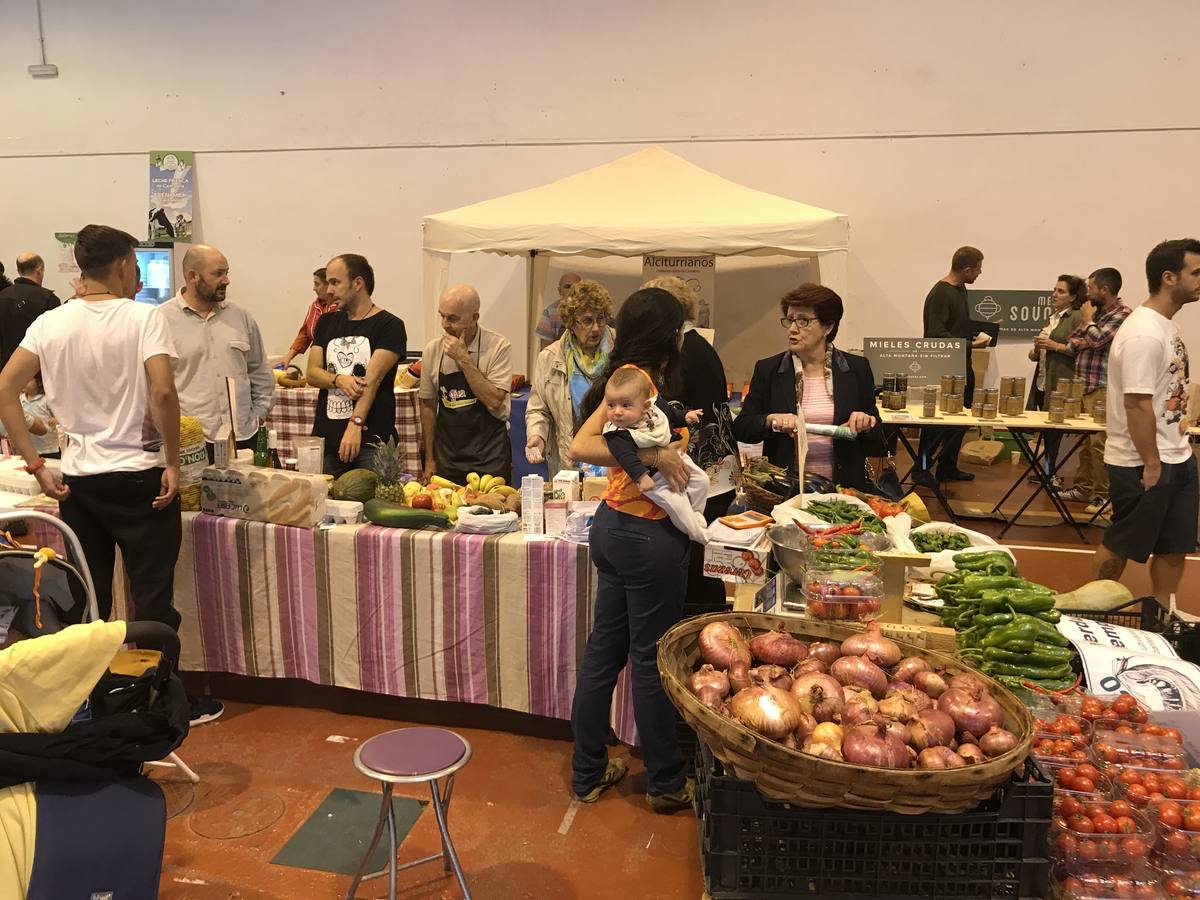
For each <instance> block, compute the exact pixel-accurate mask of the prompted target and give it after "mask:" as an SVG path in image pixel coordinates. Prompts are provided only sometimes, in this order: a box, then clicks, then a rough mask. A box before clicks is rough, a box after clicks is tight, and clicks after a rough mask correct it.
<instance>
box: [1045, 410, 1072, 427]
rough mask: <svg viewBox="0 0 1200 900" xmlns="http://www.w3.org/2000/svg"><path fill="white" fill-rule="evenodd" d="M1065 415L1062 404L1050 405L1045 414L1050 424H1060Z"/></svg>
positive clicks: (1063, 420) (1064, 419)
mask: <svg viewBox="0 0 1200 900" xmlns="http://www.w3.org/2000/svg"><path fill="white" fill-rule="evenodd" d="M1066 418H1067V415H1066V412H1065V411H1064V409H1063V407H1062V406H1051V407H1050V411H1049V412H1048V413H1047V414H1046V419H1047V421H1049V422H1050V423H1051V424H1052V425H1062V424H1063V422H1065V421H1066Z"/></svg>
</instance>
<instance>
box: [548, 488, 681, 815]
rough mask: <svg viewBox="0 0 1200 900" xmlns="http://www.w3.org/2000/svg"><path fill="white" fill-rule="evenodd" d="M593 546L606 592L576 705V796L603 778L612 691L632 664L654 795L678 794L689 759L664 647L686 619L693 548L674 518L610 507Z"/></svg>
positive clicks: (601, 592) (600, 597)
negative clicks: (664, 666) (663, 674)
mask: <svg viewBox="0 0 1200 900" xmlns="http://www.w3.org/2000/svg"><path fill="white" fill-rule="evenodd" d="M590 542H591V552H592V561H593V562H594V563H595V565H596V569H597V571H598V572H599V588H598V590H597V592H596V614H595V617H594V620H593V622H592V633H591V634H590V635H589V636H588V642H587V649H586V650H585V651H584V654H583V663H582V664H581V665H580V667H579V672H578V673H577V676H576V681H575V697H574V700H573V701H572V703H571V727H572V728H573V730H574V732H575V752H574V755H573V757H572V760H571V768H572V775H571V789H572V790H573V791H574V792H575V793H576V794H577V795H582V794H586V793H587V792H588V791H590V790H591V789H592V788H594V787H595V786H596V785H597V783H598V782H599V781H600V778H601V776H603V774H604V768H605V766H606V765H607V764H608V735H609V724H608V721H609V710H610V708H611V706H612V697H613V689H614V688H615V687H616V684H617V676H618V675H620V673H621V670H622V669H623V668H625V663H626V661H628V662H629V665H630V674H631V676H632V679H633V715H634V720H635V721H636V722H637V729H638V736H639V738H640V740H641V745H642V753H643V757H644V758H645V761H646V779H647V788H646V790H647V793H649V794H669V793H673V792H675V791H678V790H679V789H680V788H681V787H683V783H684V779H685V774H684V759H683V754H682V753H681V752H680V750H679V743H678V741H677V739H676V735H675V707H674V706H672V705H671V701H670V700H669V699H667V695H666V693H665V692H664V691H663V687H662V682H661V681H660V680H659V677H658V661H657V657H658V648H657V644H658V639H659V638H661V637H662V636H663V635H664V634H665V633H666V632H667V630H668V629H670V628H671V626H673V625H674V624H675V623H676V622H678V621H679V618H680V615H681V613H682V610H683V597H684V594H685V592H686V590H687V577H688V557H689V554H690V552H691V542H690V541H688V538H687V536H686V535H684V534H683V532H681V531H679V530H678V529H677V528H675V527H674V526H673V525H672V524H671V522H670V520H669V519H661V520H658V521H654V520H651V519H641V518H638V517H637V516H631V515H628V514H626V513H620V512H617V511H615V510H613V509H610V508H609V507H608V506H606V505H605V504H603V503H601V504H600V509H599V510H598V512H597V513H596V518H595V520H594V521H593V523H592V531H591V536H590Z"/></svg>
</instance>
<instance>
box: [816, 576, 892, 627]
mask: <svg viewBox="0 0 1200 900" xmlns="http://www.w3.org/2000/svg"><path fill="white" fill-rule="evenodd" d="M804 598H805V602H806V604H807V607H808V614H809V615H810V616H811V617H812V618H814V619H828V620H849V621H858V622H861V621H865V620H868V619H874V618H876V617H877V616H878V615H879V612H880V610H881V609H882V607H883V583H882V582H881V581H880V580H879V579H878V578H877V577H876V576H875V575H873V574H871V573H869V572H865V571H854V570H848V569H834V570H832V571H828V572H816V571H812V570H810V571H809V572H808V573H807V577H806V578H805V580H804Z"/></svg>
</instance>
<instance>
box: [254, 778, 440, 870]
mask: <svg viewBox="0 0 1200 900" xmlns="http://www.w3.org/2000/svg"><path fill="white" fill-rule="evenodd" d="M380 800H381V797H380V793H379V791H374V792H371V791H348V790H345V789H344V788H334V789H333V790H332V791H330V792H329V796H328V797H326V798H325V799H324V800H323V801H322V802H321V805H320V806H318V807H317V809H316V811H314V812H313V814H312V815H311V816H309V817H308V819H307V821H305V823H304V824H303V825H301V826H300V827H299V828H298V829H297V830H296V833H295V834H293V835H292V837H291V839H290V840H289V841H288V842H287V843H286V844H284V845H283V848H282V849H281V850H280V851H279V852H278V853H277V854H275V858H274V859H273V860H271V862H272V863H274V864H275V865H277V866H292V867H294V868H297V869H318V870H320V871H322V872H337V873H338V874H340V875H353V874H354V873H355V872H357V871H358V864H359V863H360V862H362V857H363V854H364V853H366V851H367V844H368V843H369V842H370V840H371V835H372V834H373V833H374V831H375V822H376V821H377V820H378V817H379V804H380ZM427 804H428V801H422V800H415V799H413V798H412V797H397V796H395V795H393V796H392V810H393V812H394V815H395V818H396V840H397V842H399V843H400V845H401V846H403V842H404V838H405V837H407V836H408V833H409V831H411V830H412V827H413V825H415V824H416V823H417V819H419V818H420V817H421V810H422V808H423V807H425V806H426V805H427ZM387 844H388V834H387V828H386V827H385V828H384V831H383V836H382V837H381V838H380V839H379V846H377V847H376V848H375V852H374V853H372V854H371V861H370V864H369V865H368V866H367V871H368V872H377V871H379V870H380V869H382V868H383V867H384V866H386V865H387V860H388V856H387V855H388V846H387Z"/></svg>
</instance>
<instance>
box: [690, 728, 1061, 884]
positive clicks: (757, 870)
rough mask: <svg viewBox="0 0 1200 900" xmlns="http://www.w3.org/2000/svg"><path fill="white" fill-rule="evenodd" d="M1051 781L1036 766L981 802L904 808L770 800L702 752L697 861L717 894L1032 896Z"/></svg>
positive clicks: (1043, 870) (1041, 872) (1043, 873)
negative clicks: (948, 811) (945, 810)
mask: <svg viewBox="0 0 1200 900" xmlns="http://www.w3.org/2000/svg"><path fill="white" fill-rule="evenodd" d="M1052 797H1053V789H1052V786H1051V784H1050V782H1049V781H1048V780H1047V779H1046V778H1045V776H1044V775H1043V774H1042V773H1041V772H1040V771H1039V770H1037V769H1036V768H1035V767H1033V766H1027V767H1026V769H1025V770H1024V771H1023V778H1022V779H1018V778H1016V777H1014V778H1013V779H1012V781H1010V782H1009V783H1008V784H1007V785H1005V786H1004V787H1003V788H1001V789H1000V790H999V791H997V792H996V794H995V795H994V796H993V797H991V798H990V799H989V800H987V801H985V802H984V803H983V804H981V805H980V806H979V807H978V808H977V809H975V810H972V811H971V812H967V813H960V814H958V815H933V814H928V815H922V816H905V815H901V814H899V813H873V812H865V811H859V810H847V809H805V808H802V807H795V806H790V805H789V804H786V803H775V802H771V801H767V800H764V799H763V797H762V795H761V794H759V793H758V791H757V790H756V789H755V787H754V785H753V784H751V783H750V782H747V781H741V780H738V779H736V778H733V777H731V776H728V775H725V774H724V771H723V769H722V768H721V766H720V763H718V762H716V761H715V760H714V759H713V757H712V755H711V754H710V753H709V751H708V748H707V747H704V746H703V745H701V746H700V747H699V748H698V751H697V757H696V814H697V818H698V821H699V831H700V857H701V863H702V868H703V874H704V878H705V882H706V885H707V888H708V892H709V894H710V895H711V897H712V898H713V900H785V898H792V897H805V896H807V897H835V898H845V900H849V898H872V900H892V898H896V900H899V898H911V897H933V898H980V900H984V898H993V897H998V898H1006V900H1023V898H1033V897H1041V896H1043V895H1044V893H1045V890H1046V883H1047V878H1048V873H1049V862H1048V861H1047V859H1046V852H1047V839H1048V832H1049V827H1050V816H1051V803H1052Z"/></svg>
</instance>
